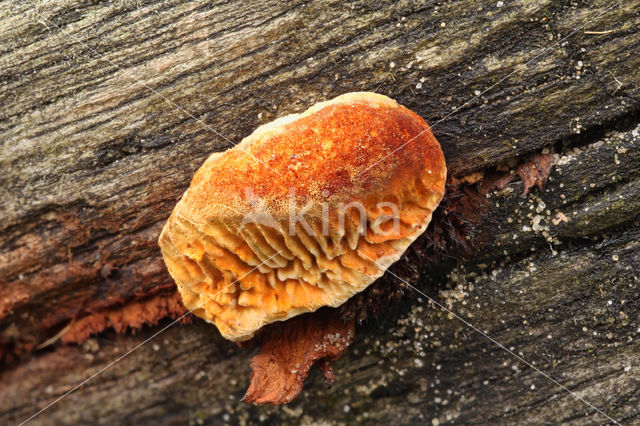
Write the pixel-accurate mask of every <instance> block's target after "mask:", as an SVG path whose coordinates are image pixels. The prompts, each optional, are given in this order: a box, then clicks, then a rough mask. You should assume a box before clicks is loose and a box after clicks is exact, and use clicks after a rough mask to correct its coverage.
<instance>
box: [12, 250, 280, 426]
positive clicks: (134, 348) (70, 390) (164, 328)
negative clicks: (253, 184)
mask: <svg viewBox="0 0 640 426" xmlns="http://www.w3.org/2000/svg"><path fill="white" fill-rule="evenodd" d="M281 253H282V251H279V252H278V253H276V254H274V255H273V256H271V257H270V258H269V259H266V260H265V261H264V262H262V263H261V264H259V265H257V266H255V267H254V268H253V269H252V270H250V271H249V272H247V273H246V274H244V275H243V276H241V277H238V278H237V279H236V280H235V281H234V282H232V283H230V284H229V285H227V286H226V287H224V288H223V289H221V290H220V291H219V292H217V293H216V294H214V295H212V296H211V297H209V298H208V299H205V300H203V301H202V303H201V304H200V305H198V306H196V307H194V308H193V309H191V310H189V311H187V312H185V313H184V314H182V315H181V316H180V317H179V318H176V319H175V320H173V321H171V322H170V323H169V324H168V325H166V326H164V327H163V328H162V329H160V330H159V331H157V332H156V333H154V334H153V335H152V336H150V337H148V338H147V339H145V340H144V341H142V342H140V343H138V344H137V345H136V346H134V347H133V348H131V349H129V350H128V351H127V352H125V353H124V354H122V355H120V356H119V357H118V358H116V359H115V360H113V361H111V362H110V363H109V364H107V365H105V366H104V367H102V368H101V369H100V370H98V371H96V372H95V373H93V374H92V375H91V376H89V377H87V378H86V379H85V380H83V381H82V382H80V383H78V384H77V385H75V386H74V387H72V388H71V389H69V390H68V391H66V392H65V393H64V394H62V395H60V396H59V397H58V398H56V399H55V400H53V401H51V402H50V403H48V404H47V405H45V406H44V407H43V408H41V409H40V410H39V411H38V412H36V413H34V414H33V415H32V416H31V417H29V418H28V419H25V420H23V421H22V422H20V424H19V426H22V425H24V424H25V423H27V422H29V421H30V420H32V419H33V418H35V417H36V416H38V415H39V414H40V413H42V412H43V411H45V410H46V409H48V408H49V407H51V406H52V405H54V404H56V403H57V402H59V401H60V400H61V399H63V398H65V397H67V396H68V395H70V394H71V393H73V392H74V391H76V390H77V389H78V388H79V387H81V386H82V385H84V384H85V383H87V382H88V381H89V380H91V379H93V378H94V377H96V376H98V375H99V374H101V373H102V372H104V371H105V370H107V369H108V368H110V367H111V366H113V365H114V364H116V363H118V362H119V361H120V360H121V359H123V358H125V357H126V356H127V355H129V354H130V353H131V352H133V351H135V350H136V349H138V348H139V347H140V346H143V345H145V344H147V343H148V342H149V341H150V340H151V339H153V338H154V337H156V336H157V335H159V334H160V333H162V332H164V331H165V330H167V329H168V328H170V327H171V326H173V325H174V324H175V323H177V322H178V321H180V320H181V319H182V318H184V317H186V316H187V315H189V314H191V313H192V312H193V311H195V310H196V309H199V308H201V307H202V305H204V304H205V303H207V302H209V301H210V300H212V299H213V298H215V297H216V296H218V295H220V294H221V293H222V292H224V291H225V290H226V289H228V288H229V287H231V286H232V285H234V284H236V283H237V282H238V281H239V280H241V279H242V278H244V277H245V276H247V275H249V274H250V273H252V272H253V271H255V270H256V269H258V268H259V267H261V266H262V265H264V264H265V263H266V262H268V261H270V260H271V259H273V258H274V257H276V256H278V255H279V254H281Z"/></svg>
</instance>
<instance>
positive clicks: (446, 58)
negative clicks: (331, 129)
mask: <svg viewBox="0 0 640 426" xmlns="http://www.w3.org/2000/svg"><path fill="white" fill-rule="evenodd" d="M499 3H500V4H502V6H500V7H499V6H498V5H497V4H496V2H477V1H456V2H451V3H446V4H438V3H435V2H425V3H423V4H418V3H412V2H400V3H389V4H385V5H375V6H373V5H369V4H367V3H364V2H363V3H355V4H349V5H343V4H338V3H330V2H314V3H308V2H290V3H286V4H285V3H283V2H272V3H268V4H262V3H261V4H260V5H259V6H255V7H253V6H251V5H247V4H240V3H223V4H219V5H209V4H202V3H200V2H192V3H188V4H183V3H181V2H179V1H175V2H170V1H169V2H162V3H152V4H145V5H140V4H138V3H136V2H122V3H118V4H104V5H103V4H98V5H82V6H78V5H76V4H75V3H73V2H69V3H63V2H56V3H53V4H47V5H46V6H44V5H39V4H35V3H29V2H26V3H5V4H3V6H2V13H1V14H0V84H1V85H2V86H1V87H2V90H1V91H0V105H2V107H1V108H0V132H2V133H1V134H2V150H1V151H0V164H1V167H0V168H1V170H2V174H1V175H0V191H2V193H1V194H0V206H1V207H0V211H2V215H3V217H2V219H3V220H2V221H1V222H0V248H1V249H0V250H1V252H0V278H1V280H2V285H1V286H0V331H1V343H2V349H3V352H4V356H5V357H6V358H5V361H6V362H10V363H12V364H11V368H10V369H9V368H7V367H5V371H4V372H3V373H2V376H1V380H2V398H0V419H2V421H3V422H16V421H21V420H24V419H26V418H28V417H29V416H31V415H32V414H34V413H35V412H36V411H37V410H38V408H41V407H44V406H46V404H47V403H48V402H50V401H52V400H55V399H56V398H58V397H59V396H61V395H63V394H64V393H65V392H66V391H68V390H70V389H72V388H73V386H75V385H76V384H78V383H80V382H82V381H83V380H84V379H86V378H87V377H89V376H90V375H91V374H92V373H94V372H96V371H99V370H100V369H101V368H104V367H106V366H108V365H109V364H110V363H111V362H112V361H113V360H114V359H116V358H117V357H118V356H120V355H122V354H123V353H126V351H127V350H128V349H130V348H133V347H135V346H136V345H138V344H140V343H142V342H143V341H144V339H145V338H147V337H150V336H152V335H153V334H154V333H156V332H157V331H159V330H161V328H157V327H156V328H144V329H143V330H142V331H141V332H140V333H139V334H137V335H126V336H121V335H115V334H113V333H112V332H110V331H107V332H105V333H104V334H102V335H99V336H98V337H95V338H92V339H90V340H87V341H85V342H84V343H83V344H82V345H81V346H75V345H64V344H60V343H58V344H56V345H54V346H53V347H51V348H48V349H45V350H43V351H41V352H37V353H35V354H34V355H30V353H31V351H33V350H35V348H36V347H37V346H39V345H41V344H42V343H44V342H47V340H48V339H51V338H52V337H53V336H55V335H56V334H57V333H58V332H60V331H61V330H63V329H64V327H66V326H67V325H68V324H69V323H71V322H73V321H75V323H77V322H79V321H82V320H83V318H88V317H89V316H91V315H98V316H100V315H102V316H103V317H104V315H106V314H108V313H109V312H112V311H114V310H118V309H122V308H123V307H125V306H131V304H132V303H143V302H145V301H150V300H153V298H155V297H164V298H169V297H171V294H172V291H173V290H172V289H173V287H172V283H171V281H170V278H169V277H168V275H167V273H166V271H165V269H164V267H163V264H162V259H161V256H160V254H159V250H158V248H157V244H156V240H157V236H158V233H159V230H160V228H161V226H162V224H163V222H164V220H166V218H167V217H168V215H169V212H170V210H171V209H172V207H173V205H174V204H175V202H176V200H177V199H178V197H179V196H180V195H181V193H182V192H183V191H184V189H185V188H186V187H187V185H188V182H189V180H190V178H191V175H192V174H193V172H194V171H195V169H196V168H197V167H199V165H200V164H201V163H202V162H203V161H204V159H205V158H206V157H207V156H208V155H209V154H210V153H211V152H214V151H218V150H221V149H224V148H225V147H228V146H230V145H231V144H232V143H233V142H232V141H239V140H240V139H241V138H242V137H243V136H246V135H247V134H248V133H250V132H251V130H253V129H254V128H255V127H257V126H258V125H259V124H262V123H264V122H267V121H270V120H272V119H273V118H274V117H276V116H280V115H284V114H288V113H290V112H295V111H300V110H303V109H305V108H306V107H307V106H309V105H311V104H313V103H314V102H316V101H319V100H322V99H329V98H332V97H334V96H336V95H338V94H340V93H344V92H347V91H355V90H375V91H378V92H381V93H384V94H387V95H389V96H391V97H393V98H395V99H397V100H398V101H399V102H401V103H403V104H404V105H406V106H408V107H410V108H411V109H413V110H415V111H416V112H418V113H419V114H421V115H422V116H423V117H425V119H427V121H429V122H430V123H431V124H432V126H433V131H434V134H435V135H436V137H437V138H438V140H439V141H440V143H441V144H442V147H443V150H444V151H445V155H446V157H447V161H448V165H449V169H450V172H451V175H452V176H454V177H456V178H458V179H462V178H463V177H464V176H469V174H470V173H471V172H476V171H479V172H481V174H478V175H475V176H474V177H470V178H469V179H468V180H467V181H471V182H475V183H474V184H473V185H468V188H467V189H468V191H469V193H470V194H475V195H477V194H479V193H482V191H481V189H482V188H483V186H482V185H483V183H486V182H488V183H491V182H496V181H497V180H499V178H503V177H504V175H500V174H501V173H509V171H510V170H515V169H516V168H517V166H518V164H527V163H528V156H529V155H531V154H533V153H538V152H542V150H545V152H551V153H553V152H555V153H556V156H555V166H554V169H553V171H552V174H551V176H550V178H549V181H548V182H547V184H546V186H545V187H544V189H543V190H542V191H540V190H537V189H533V190H532V193H531V194H529V195H528V196H527V198H522V197H521V196H520V194H521V193H522V191H523V187H522V183H521V182H519V181H518V179H516V180H514V181H513V182H511V183H509V184H508V185H507V186H506V187H505V188H504V189H502V190H500V191H498V192H497V193H494V192H489V193H488V194H487V198H485V204H484V205H483V207H482V209H481V210H479V213H481V215H478V218H476V219H477V220H476V222H475V224H476V225H477V226H478V227H479V228H478V232H479V235H478V236H477V246H476V253H475V254H474V255H473V256H471V257H470V258H468V259H464V260H462V259H453V260H451V261H450V262H443V263H442V264H440V265H437V266H434V267H432V268H431V272H430V273H428V274H426V275H425V276H424V277H423V279H422V280H421V282H420V283H412V284H415V285H416V286H417V287H418V288H419V289H421V290H422V291H425V292H426V293H427V294H428V295H429V296H430V297H433V298H435V299H434V300H436V301H438V302H439V303H442V304H444V305H446V306H447V307H448V309H450V310H451V311H452V312H454V313H455V314H457V315H460V316H461V317H463V318H466V319H467V320H468V321H469V323H471V324H473V325H474V326H475V327H477V328H478V329H479V330H482V331H483V332H486V333H487V334H488V335H489V336H491V337H492V338H494V339H495V340H496V341H498V342H500V343H501V344H504V345H505V347H506V348H508V349H510V350H512V351H513V352H514V353H516V354H518V355H520V356H522V358H524V359H525V360H527V361H528V362H530V363H532V364H533V365H534V366H535V367H536V368H539V369H540V370H542V371H544V372H545V373H546V374H549V375H550V376H552V377H553V378H554V379H556V380H557V381H558V382H560V383H562V384H563V385H565V386H567V387H568V388H569V389H570V390H571V391H572V392H575V393H576V394H577V395H578V396H579V397H580V398H583V399H584V400H586V401H588V402H589V403H591V404H593V406H589V405H587V404H585V403H584V402H583V401H580V400H579V399H576V398H575V396H573V395H571V394H570V393H568V392H566V390H564V389H562V388H561V387H559V386H558V385H557V384H555V383H553V382H552V381H550V380H549V379H548V378H546V377H544V376H543V375H541V374H540V373H539V372H537V371H535V370H533V369H531V368H530V367H529V366H527V365H525V364H523V363H522V362H520V361H518V359H517V358H516V357H514V356H513V355H512V354H509V353H507V352H505V351H504V349H501V348H500V347H498V346H497V345H496V344H495V343H494V342H491V341H490V340H488V339H487V338H486V337H483V336H482V335H481V334H478V332H477V331H476V330H474V329H472V328H470V327H469V326H468V325H465V324H464V323H462V322H460V320H459V319H457V318H455V317H452V316H451V313H448V312H446V311H443V310H442V309H440V308H439V307H438V306H435V305H433V303H432V302H428V301H427V300H426V299H425V298H424V297H423V296H420V295H418V294H417V293H416V292H415V291H413V290H411V289H407V298H406V300H403V301H402V302H401V303H398V304H394V305H392V306H391V307H390V309H389V312H388V314H386V315H384V316H383V317H382V318H379V319H378V320H373V319H372V320H370V321H369V322H368V323H367V324H365V325H364V326H362V327H360V328H359V329H358V330H356V337H355V343H354V346H353V347H352V349H351V350H348V351H347V355H346V356H345V358H343V359H342V360H340V361H338V362H337V363H336V364H335V365H334V369H335V372H336V377H337V380H336V382H335V384H334V385H333V386H332V387H331V388H329V389H327V388H326V387H325V385H324V384H323V382H322V380H321V377H320V375H319V374H312V377H311V378H310V380H309V381H308V383H307V387H306V388H305V390H304V391H303V394H302V395H301V397H300V398H299V399H298V400H296V401H294V402H293V403H291V404H290V405H289V406H288V407H284V408H282V407H281V408H272V407H253V406H250V405H243V404H239V403H238V400H239V399H240V398H241V397H242V394H243V392H244V390H245V389H246V381H247V379H248V377H249V363H248V359H249V356H250V354H249V353H248V352H247V351H244V350H239V349H237V348H235V347H234V346H233V345H232V344H230V343H228V342H225V341H223V340H222V339H221V338H220V337H219V336H218V334H217V331H215V329H213V328H212V327H210V326H206V325H204V324H202V323H200V322H199V321H195V323H194V324H192V325H189V326H181V325H175V326H172V327H171V328H169V329H168V330H166V331H164V332H162V333H161V334H160V335H159V336H158V337H155V338H154V339H152V340H151V341H150V342H149V343H147V344H144V345H142V346H141V347H140V348H139V349H137V350H136V351H134V352H133V353H131V355H128V356H127V357H125V358H123V359H122V360H121V361H119V362H118V363H117V364H115V365H113V366H112V367H110V368H108V369H107V370H106V371H104V372H103V373H101V374H100V375H98V376H97V377H95V378H94V379H92V380H91V381H90V382H88V383H87V384H86V385H85V386H83V387H82V388H80V389H79V390H78V391H77V392H76V393H74V394H72V395H70V396H68V397H66V398H64V399H62V400H61V401H60V402H58V403H56V404H55V405H53V406H52V407H51V408H49V409H48V410H47V411H45V412H44V413H42V414H41V416H39V417H36V418H35V421H38V422H41V423H51V422H56V423H74V422H79V421H82V422H97V421H100V422H104V423H113V422H127V423H140V422H145V421H146V422H149V421H151V419H154V420H155V421H161V422H163V423H184V422H185V421H193V422H198V421H200V420H203V421H211V422H213V421H219V420H222V421H230V422H246V421H248V422H255V421H259V420H267V419H268V420H271V421H276V422H293V421H296V422H297V421H301V420H304V421H308V422H320V421H323V420H326V421H357V420H361V421H369V422H382V421H399V420H405V421H416V422H417V421H431V420H432V419H438V421H439V422H440V423H443V422H447V421H449V422H456V421H457V422H463V421H496V422H505V423H507V422H508V423H513V422H516V423H520V422H522V423H526V422H531V423H539V422H542V421H549V422H559V421H573V422H575V423H592V422H603V421H607V420H608V419H607V417H605V416H604V415H603V414H602V413H600V412H598V411H596V410H595V409H594V407H597V408H598V409H600V410H602V412H603V413H604V414H606V415H608V416H611V417H612V418H615V419H621V420H627V421H632V420H634V419H637V418H638V409H637V407H638V402H639V401H638V398H639V397H638V381H637V378H636V377H637V372H638V361H639V360H640V358H639V355H638V345H637V343H636V341H637V339H638V332H639V331H638V330H639V329H640V303H639V302H640V299H639V297H638V286H640V278H639V277H638V272H637V271H638V268H639V267H640V248H639V247H638V238H639V236H640V235H639V233H638V229H639V227H638V224H639V222H638V215H639V213H640V137H639V135H638V131H639V129H638V127H637V126H636V125H637V123H639V122H640V115H639V111H640V89H639V87H640V74H639V73H638V72H637V70H638V69H640V55H638V54H637V53H636V52H637V51H638V50H639V49H640V35H639V32H638V28H639V26H640V2H639V1H635V0H634V1H625V2H622V3H620V4H612V3H610V2H593V3H591V2H590V3H588V4H587V3H584V4H563V5H559V4H555V3H552V2H521V3H514V4H512V3H510V2H504V3H503V2H499ZM616 129H617V130H619V131H620V132H619V133H611V131H612V130H616ZM478 179H480V180H479V181H478ZM157 319H159V318H155V320H157ZM163 324H164V325H166V324H168V323H167V322H164V323H163ZM160 327H161V326H160ZM19 360H21V363H18V361H19Z"/></svg>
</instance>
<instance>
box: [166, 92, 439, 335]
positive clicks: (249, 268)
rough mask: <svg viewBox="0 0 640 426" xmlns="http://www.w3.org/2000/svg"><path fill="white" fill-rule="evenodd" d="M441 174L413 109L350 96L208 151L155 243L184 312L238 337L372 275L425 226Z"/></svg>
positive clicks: (434, 147) (331, 300) (340, 295)
mask: <svg viewBox="0 0 640 426" xmlns="http://www.w3.org/2000/svg"><path fill="white" fill-rule="evenodd" d="M445 177H446V166H445V161H444V156H443V154H442V151H441V149H440V145H439V144H438V142H437V141H436V140H435V138H434V137H433V134H432V133H431V130H430V128H429V126H428V124H427V123H426V122H425V121H424V120H423V119H422V118H421V117H420V116H418V115H417V114H415V113H413V112H412V111H410V110H408V109H407V108H405V107H403V106H401V105H399V104H398V103H396V102H395V101H393V100H392V99H390V98H387V97H386V96H382V95H378V94H375V93H365V92H362V93H349V94H346V95H342V96H339V97H337V98H335V99H333V100H331V101H328V102H323V103H319V104H316V105H314V106H313V107H311V108H310V109H308V110H307V111H305V112H304V113H302V114H293V115H289V116H287V117H283V118H280V119H278V120H276V121H274V122H271V123H269V124H266V125H263V126H261V127H259V128H258V129H256V130H255V131H254V132H253V133H252V134H251V135H249V136H248V137H246V138H245V139H243V140H242V142H240V143H239V144H238V145H236V146H235V147H233V148H231V149H229V150H227V151H225V152H222V153H215V154H213V155H211V157H209V158H208V159H207V160H206V161H205V163H204V164H203V165H202V167H201V168H200V169H199V170H198V171H197V172H196V174H195V176H194V177H193V180H192V182H191V185H190V187H189V189H188V190H187V191H186V192H185V193H184V195H183V197H182V199H181V200H180V202H179V203H178V204H177V206H176V207H175V209H174V211H173V213H172V214H171V217H170V218H169V220H168V221H167V223H166V225H165V227H164V229H163V231H162V234H161V236H160V241H159V243H160V247H161V249H162V253H163V255H164V260H165V263H166V265H167V267H168V269H169V272H170V273H171V275H172V276H173V278H174V280H175V281H176V283H177V285H178V289H179V291H180V295H181V297H182V300H183V303H184V305H185V306H186V307H187V309H189V310H193V312H194V314H196V315H197V316H200V317H202V318H204V319H206V320H207V321H209V322H212V323H214V324H215V325H216V326H217V327H218V329H219V330H220V332H221V333H222V335H223V336H224V337H226V338H228V339H230V340H235V341H243V340H247V339H249V338H251V337H252V336H253V334H254V333H255V332H256V331H257V330H258V329H260V328H261V327H262V326H263V325H265V324H268V323H271V322H274V321H281V320H286V319H287V318H291V317H293V316H295V315H299V314H302V313H305V312H311V311H315V310H317V309H318V308H320V307H322V306H333V307H336V306H339V305H341V304H342V303H344V302H345V301H346V300H347V299H349V298H350V297H351V296H353V295H354V294H356V293H358V292H360V291H362V290H364V289H365V288H366V287H367V286H368V285H370V284H371V283H373V282H374V281H375V280H376V279H377V278H378V277H380V276H381V275H382V274H383V273H384V271H385V270H386V268H387V267H388V266H389V265H391V264H392V263H393V262H395V261H397V260H398V259H399V258H400V257H401V256H402V254H403V253H404V251H405V250H406V248H407V247H408V246H409V245H410V244H411V242H413V241H414V240H415V239H416V238H417V237H418V236H419V235H420V234H421V233H422V232H424V230H425V229H426V227H427V225H428V223H429V221H430V219H431V213H432V212H433V210H434V209H435V208H436V206H437V205H438V203H439V202H440V200H441V198H442V196H443V194H444V184H445Z"/></svg>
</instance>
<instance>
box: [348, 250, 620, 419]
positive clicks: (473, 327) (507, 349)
mask: <svg viewBox="0 0 640 426" xmlns="http://www.w3.org/2000/svg"><path fill="white" fill-rule="evenodd" d="M358 253H360V254H361V255H362V256H364V257H366V258H368V259H369V260H370V261H371V262H373V263H374V264H375V265H378V263H377V262H376V261H375V260H373V259H372V258H370V257H369V256H367V255H366V254H365V253H363V252H361V251H360V250H358ZM387 272H388V273H389V274H391V275H393V276H394V277H395V278H397V279H399V280H400V281H402V282H403V283H404V284H405V285H406V286H407V287H409V288H410V289H412V290H413V291H415V292H416V293H418V294H420V295H421V296H423V297H425V298H426V299H427V300H428V301H429V302H431V303H433V304H434V305H436V306H437V307H439V308H440V309H442V310H443V311H445V312H446V313H448V314H451V315H452V316H454V317H455V318H456V319H457V320H459V321H460V322H462V323H463V324H464V325H466V326H467V327H469V328H471V329H472V330H474V331H476V332H478V333H479V334H481V335H482V336H484V337H486V338H487V339H489V340H490V341H491V343H494V344H495V345H496V346H498V347H499V348H500V349H503V350H504V351H505V352H507V353H509V354H511V355H513V356H514V357H515V358H516V359H517V360H518V361H520V362H522V363H523V364H525V365H527V366H528V367H531V368H532V369H533V370H535V371H537V372H538V373H540V374H541V375H543V376H544V377H545V378H547V379H548V380H549V381H551V382H552V383H554V384H555V385H558V386H559V387H560V388H562V389H563V390H565V391H566V392H568V393H569V394H570V395H571V396H573V397H574V398H576V399H577V400H578V401H580V402H582V403H584V404H585V405H587V406H589V407H591V408H593V409H594V410H596V411H597V412H598V413H600V414H602V415H603V416H604V417H606V418H607V419H608V420H610V421H611V422H613V423H615V424H620V423H619V422H618V421H617V420H616V419H614V418H612V417H611V416H609V415H608V414H607V413H605V412H604V411H602V410H601V409H599V408H598V407H596V406H595V405H593V404H592V403H590V402H589V401H587V400H586V399H584V398H582V397H581V396H580V395H578V394H576V393H575V392H573V391H572V390H571V389H569V388H568V387H566V386H565V385H563V384H562V383H560V382H558V381H557V380H556V379H554V378H553V377H551V376H550V375H548V374H547V373H545V372H544V371H542V370H540V369H539V368H538V367H536V366H535V365H533V364H531V363H530V362H529V361H527V360H526V359H524V358H523V357H521V356H520V355H518V354H516V353H515V352H513V351H512V350H511V349H509V348H507V347H506V346H505V345H503V344H502V343H500V342H498V341H497V340H496V339H494V338H493V337H491V336H489V335H488V334H487V333H485V332H484V331H482V330H480V329H479V328H478V327H476V326H475V325H473V324H471V323H470V322H469V321H467V320H466V319H464V318H463V317H461V316H460V315H458V314H456V313H455V312H453V311H452V310H451V309H449V308H447V307H446V306H444V305H443V304H442V303H439V302H438V301H437V300H435V299H434V298H432V297H429V295H427V294H426V293H424V292H423V291H421V290H420V289H418V288H416V287H414V286H413V285H411V284H409V283H408V282H407V281H405V280H404V279H402V278H400V277H399V276H397V275H396V274H394V273H393V272H392V271H390V270H389V269H387Z"/></svg>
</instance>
